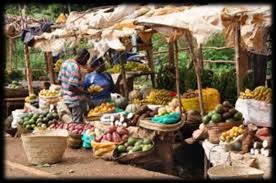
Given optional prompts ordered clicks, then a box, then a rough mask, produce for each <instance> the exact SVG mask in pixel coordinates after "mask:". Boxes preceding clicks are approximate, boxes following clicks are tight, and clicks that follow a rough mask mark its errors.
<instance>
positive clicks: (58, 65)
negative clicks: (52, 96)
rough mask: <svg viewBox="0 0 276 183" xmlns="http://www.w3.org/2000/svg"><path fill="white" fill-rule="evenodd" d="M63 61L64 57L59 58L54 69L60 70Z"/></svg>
mask: <svg viewBox="0 0 276 183" xmlns="http://www.w3.org/2000/svg"><path fill="white" fill-rule="evenodd" d="M62 63H63V60H62V59H59V60H57V62H56V63H55V66H54V71H55V72H59V70H60V68H61V65H62Z"/></svg>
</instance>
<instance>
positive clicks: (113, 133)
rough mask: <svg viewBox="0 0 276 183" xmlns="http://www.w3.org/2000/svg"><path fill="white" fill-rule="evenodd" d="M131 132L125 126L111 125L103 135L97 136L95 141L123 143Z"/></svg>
mask: <svg viewBox="0 0 276 183" xmlns="http://www.w3.org/2000/svg"><path fill="white" fill-rule="evenodd" d="M128 136H129V132H128V130H127V129H126V128H125V127H117V126H110V127H109V128H108V130H107V131H106V132H105V133H104V134H103V135H101V136H99V137H96V138H95V142H106V141H108V142H115V143H121V142H123V141H125V140H127V138H128Z"/></svg>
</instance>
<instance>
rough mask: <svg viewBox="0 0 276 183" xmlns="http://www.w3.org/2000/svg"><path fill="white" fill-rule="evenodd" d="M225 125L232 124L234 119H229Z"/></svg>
mask: <svg viewBox="0 0 276 183" xmlns="http://www.w3.org/2000/svg"><path fill="white" fill-rule="evenodd" d="M225 122H226V123H233V122H234V119H233V118H229V119H227V120H226V121H225Z"/></svg>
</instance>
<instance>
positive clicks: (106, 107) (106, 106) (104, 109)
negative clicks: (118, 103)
mask: <svg viewBox="0 0 276 183" xmlns="http://www.w3.org/2000/svg"><path fill="white" fill-rule="evenodd" d="M114 110H115V107H114V105H113V104H111V103H101V105H99V106H97V107H95V108H93V109H91V110H90V111H89V112H88V115H87V117H93V116H98V115H99V114H103V113H109V112H113V111H114Z"/></svg>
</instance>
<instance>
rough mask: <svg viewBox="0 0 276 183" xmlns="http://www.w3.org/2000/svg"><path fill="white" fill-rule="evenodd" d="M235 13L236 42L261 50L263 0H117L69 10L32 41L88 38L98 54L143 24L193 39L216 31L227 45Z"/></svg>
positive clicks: (56, 44)
mask: <svg viewBox="0 0 276 183" xmlns="http://www.w3.org/2000/svg"><path fill="white" fill-rule="evenodd" d="M237 16H239V17H240V24H241V38H242V39H241V40H242V47H244V48H246V49H250V50H254V51H257V52H263V50H266V45H265V40H266V39H265V37H264V36H265V35H266V31H267V28H268V27H270V26H271V7H270V6H269V5H260V4H258V5H250V6H248V5H246V6H244V5H232V6H229V5H228V6H222V5H206V6H175V5H168V6H163V7H158V6H157V5H145V6H141V5H134V4H126V5H118V6H117V7H110V8H104V9H100V10H97V11H86V12H72V13H71V14H70V15H69V17H68V19H67V21H66V24H65V26H64V27H63V28H60V29H56V30H55V31H53V32H51V33H44V34H42V35H40V36H37V37H35V40H36V42H35V45H34V46H35V47H38V48H40V49H41V50H43V51H54V50H59V49H61V48H62V47H64V46H65V45H67V46H75V45H77V44H78V43H79V41H80V39H81V38H84V37H86V38H88V40H89V43H91V44H93V45H94V47H95V48H96V50H97V51H98V52H99V55H102V54H104V53H105V52H106V51H107V50H108V49H109V48H112V49H116V50H124V49H125V46H124V45H123V44H122V42H121V41H120V39H119V38H123V37H129V36H131V35H133V34H134V33H135V32H138V33H139V34H140V36H142V34H143V33H144V32H146V31H147V30H148V29H155V30H156V31H158V32H160V33H162V34H164V35H165V36H166V37H167V38H168V41H169V42H170V41H174V40H176V39H178V38H179V37H181V36H182V35H183V34H184V32H185V31H189V32H190V33H191V34H192V35H193V38H194V39H195V40H196V42H197V43H198V44H200V43H204V42H206V41H207V40H208V39H209V38H210V37H211V36H213V35H214V34H216V33H224V35H225V37H226V39H227V41H226V43H227V44H228V46H233V37H234V36H233V34H234V31H233V27H234V26H235V17H237Z"/></svg>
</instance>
